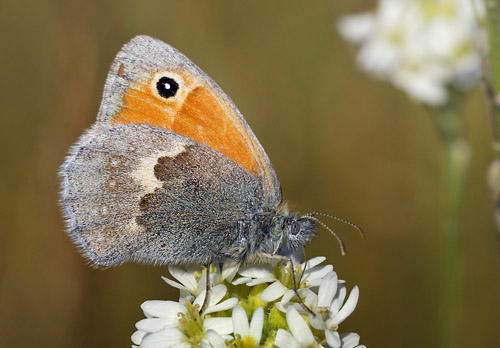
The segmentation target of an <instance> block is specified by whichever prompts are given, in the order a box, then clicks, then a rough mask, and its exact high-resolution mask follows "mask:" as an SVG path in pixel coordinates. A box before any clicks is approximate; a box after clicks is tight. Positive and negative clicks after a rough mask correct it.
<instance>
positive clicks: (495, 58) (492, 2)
mask: <svg viewBox="0 0 500 348" xmlns="http://www.w3.org/2000/svg"><path fill="white" fill-rule="evenodd" d="M486 9H487V16H486V30H487V32H488V44H489V59H487V62H486V64H484V67H485V76H486V80H487V83H488V84H489V86H488V88H487V92H488V94H487V97H488V99H489V102H490V115H491V124H492V135H493V137H492V141H493V150H494V151H495V157H496V158H495V159H494V160H493V162H492V163H491V165H490V168H489V170H488V174H487V176H488V186H489V188H490V192H491V200H492V203H493V214H494V222H495V227H496V231H497V237H498V238H499V240H500V137H499V135H500V107H499V106H500V95H499V91H500V0H487V1H486ZM499 247H500V244H499Z"/></svg>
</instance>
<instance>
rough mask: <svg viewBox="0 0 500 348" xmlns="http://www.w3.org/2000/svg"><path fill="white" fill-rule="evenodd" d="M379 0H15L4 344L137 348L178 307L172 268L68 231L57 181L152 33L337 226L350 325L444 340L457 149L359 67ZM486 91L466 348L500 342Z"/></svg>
mask: <svg viewBox="0 0 500 348" xmlns="http://www.w3.org/2000/svg"><path fill="white" fill-rule="evenodd" d="M374 3H375V2H374V1H361V0H356V1H353V0H350V1H347V0H346V1H333V0H329V1H263V0H254V1H251V2H250V1H248V2H243V1H241V2H231V1H214V0H212V1H197V2H195V1H166V0H156V1H103V0H99V1H88V0H87V1H83V0H78V1H55V0H54V1H50V0H42V1H35V0H29V1H2V2H1V4H0V33H1V34H0V37H1V54H0V73H1V75H0V76H1V79H0V81H1V83H0V95H1V117H2V126H1V127H0V132H1V133H0V134H1V136H0V142H1V151H2V152H1V160H2V163H3V165H2V166H1V168H2V169H1V171H0V175H1V180H0V183H1V185H0V187H1V198H2V199H1V201H0V202H1V203H0V204H1V207H0V212H1V214H2V215H1V220H0V221H1V224H2V225H1V230H0V231H1V232H0V342H1V343H0V345H1V346H3V347H75V348H76V347H119V346H122V347H123V346H129V345H130V344H131V342H130V335H131V334H132V333H133V331H134V323H135V322H136V321H137V320H139V319H141V318H142V317H143V315H142V312H141V311H140V308H139V305H140V304H141V303H142V302H143V301H144V300H147V299H174V298H175V296H176V293H175V291H173V290H172V291H171V289H169V287H167V285H166V284H164V283H163V281H162V280H161V279H160V276H161V275H167V270H166V268H159V267H156V268H155V267H151V266H141V265H135V264H126V265H124V266H122V267H119V268H114V269H108V270H105V271H100V270H94V269H91V268H89V267H87V265H86V264H85V262H84V260H83V259H82V258H81V257H80V256H79V255H78V253H77V251H76V249H75V248H74V247H73V245H72V244H71V242H70V240H69V238H68V237H67V236H66V235H65V233H64V230H63V224H62V220H61V216H60V212H59V208H58V205H57V200H58V187H59V186H58V180H57V177H56V172H57V168H58V166H59V165H60V164H61V162H62V161H63V158H64V155H65V153H66V151H67V149H68V147H69V146H70V145H71V144H72V143H73V142H74V141H75V140H76V139H77V137H78V136H79V135H80V133H81V132H82V131H83V130H84V129H85V128H86V127H88V126H89V125H90V124H91V123H92V122H93V121H94V119H95V116H96V112H97V109H98V106H99V102H100V95H101V92H102V87H103V84H104V80H105V76H106V72H107V70H108V67H109V65H110V63H111V61H112V59H113V57H114V55H115V54H116V53H117V51H118V50H119V49H120V47H121V45H122V44H124V43H125V42H126V41H128V40H129V39H130V38H131V37H133V36H135V35H137V34H148V35H151V36H155V37H158V38H160V39H162V40H164V41H166V42H168V43H170V44H171V45H173V46H175V47H177V48H178V49H179V50H181V51H182V52H184V53H185V54H186V55H188V56H189V57H190V58H192V59H193V60H194V61H195V62H196V63H197V64H198V65H200V67H201V68H202V69H203V70H205V71H206V72H207V73H208V74H209V75H210V76H211V77H213V78H214V79H215V80H216V81H217V82H218V83H219V85H220V86H221V87H222V88H223V89H224V90H225V91H226V92H227V93H228V94H229V95H230V96H231V97H232V98H233V100H234V102H235V103H236V105H238V107H239V108H240V110H241V111H242V113H243V114H244V115H245V117H246V119H247V121H248V123H249V124H250V125H251V126H252V128H253V130H254V132H255V133H256V135H257V137H258V138H259V139H260V141H261V143H262V144H263V146H264V148H265V149H266V151H267V152H268V154H269V156H270V158H271V160H272V162H273V164H274V167H275V169H276V171H277V173H278V176H279V177H280V180H281V183H282V186H283V190H284V193H285V196H286V197H287V198H288V199H290V200H291V201H293V202H296V203H297V204H298V206H299V207H300V209H301V211H302V212H310V211H313V210H318V211H323V212H328V213H333V214H336V215H338V216H342V217H345V218H348V219H349V220H352V221H354V222H356V223H358V224H360V225H361V226H363V227H364V229H365V231H366V234H367V239H366V240H365V241H362V240H361V239H360V238H359V236H358V235H357V234H356V233H355V231H352V230H351V229H349V228H348V227H347V226H344V225H337V224H333V226H334V227H335V229H336V231H337V232H338V233H339V234H340V235H341V236H342V238H343V239H344V241H345V242H346V244H347V247H348V255H347V256H346V257H341V256H340V254H339V252H338V245H337V244H336V241H335V240H334V239H333V238H332V236H331V235H329V234H328V233H327V232H326V231H324V230H321V229H320V230H319V232H318V236H317V237H316V239H315V240H314V241H313V242H312V243H311V245H310V246H309V248H308V256H314V255H326V256H328V262H330V263H333V264H334V265H335V268H336V270H337V272H338V273H339V275H340V276H341V277H342V278H343V279H345V280H346V281H347V282H348V286H349V287H352V285H354V284H358V285H359V287H360V291H361V297H360V302H359V304H358V308H357V310H356V311H355V312H354V314H353V315H352V316H351V317H350V318H349V319H348V320H347V321H346V322H345V323H344V324H343V326H342V329H343V331H344V332H345V331H355V332H358V333H359V334H360V335H361V342H362V343H364V344H366V345H367V346H368V347H372V348H373V347H402V346H405V347H437V339H436V337H437V336H438V335H439V327H438V324H437V321H436V307H437V306H438V300H439V299H438V297H437V293H438V291H439V288H438V287H439V282H438V281H439V279H438V276H439V275H438V273H437V268H438V267H437V265H436V262H437V260H438V259H439V258H438V251H437V245H438V237H437V231H438V226H439V220H438V218H439V141H438V138H437V134H436V132H435V130H434V128H433V125H432V123H431V121H430V119H429V117H428V115H427V113H426V111H425V109H424V108H423V107H421V106H418V105H416V104H414V103H412V102H410V101H409V100H408V99H407V98H406V96H405V95H403V94H402V93H400V92H398V91H396V90H395V89H393V88H392V87H391V86H389V85H387V84H385V83H383V82H379V81H376V80H373V79H371V78H369V77H367V76H366V75H364V74H363V73H361V72H359V71H358V70H357V69H356V67H355V65H354V62H353V58H354V54H353V53H354V52H353V51H352V49H350V48H349V46H348V45H347V44H345V43H344V42H343V41H342V40H341V39H340V38H339V36H338V34H337V32H336V27H335V23H336V20H337V19H338V18H339V17H340V16H341V15H342V14H347V13H354V12H359V11H361V10H367V9H371V8H373V6H374ZM485 110H486V109H485V103H484V100H483V96H482V94H481V91H477V92H475V93H472V95H471V97H470V98H468V100H467V102H466V110H465V114H464V125H465V128H466V130H465V132H466V136H467V138H468V139H469V140H470V142H471V146H472V148H473V158H472V164H471V171H470V175H469V177H468V181H467V188H466V192H465V204H464V207H463V214H462V218H463V220H462V221H463V226H464V230H465V240H464V245H465V266H464V269H465V280H464V284H463V286H464V288H463V297H462V302H461V305H460V313H461V314H462V322H461V341H462V343H463V344H462V347H500V338H499V335H500V333H499V330H498V328H499V325H500V257H499V248H498V243H497V240H496V238H495V234H494V231H493V224H492V218H491V209H490V202H489V199H488V192H487V189H486V185H485V171H486V169H487V166H488V163H489V161H490V160H491V158H492V154H491V151H490V140H489V139H490V137H489V136H490V133H489V124H488V119H487V117H486V113H485Z"/></svg>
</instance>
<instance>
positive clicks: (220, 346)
mask: <svg viewBox="0 0 500 348" xmlns="http://www.w3.org/2000/svg"><path fill="white" fill-rule="evenodd" d="M205 337H206V339H207V340H208V342H209V343H210V345H211V346H212V347H213V348H226V347H227V346H226V342H225V340H224V338H223V337H222V336H221V335H219V334H218V333H217V332H215V331H214V330H208V331H207V332H206V333H205Z"/></svg>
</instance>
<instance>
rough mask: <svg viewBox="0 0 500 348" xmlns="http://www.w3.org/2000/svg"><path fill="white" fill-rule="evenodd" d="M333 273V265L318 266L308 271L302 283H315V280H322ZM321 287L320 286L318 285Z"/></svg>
mask: <svg viewBox="0 0 500 348" xmlns="http://www.w3.org/2000/svg"><path fill="white" fill-rule="evenodd" d="M332 271H333V266H332V265H325V266H317V267H314V268H311V269H307V270H306V271H305V272H304V274H303V276H302V280H301V281H302V282H313V281H315V280H318V279H319V280H322V279H323V278H324V277H325V276H326V275H327V274H328V273H330V272H332ZM318 285H319V284H318Z"/></svg>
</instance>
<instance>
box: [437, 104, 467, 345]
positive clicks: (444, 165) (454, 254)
mask: <svg viewBox="0 0 500 348" xmlns="http://www.w3.org/2000/svg"><path fill="white" fill-rule="evenodd" d="M461 97H462V96H458V95H455V96H454V98H452V99H451V101H450V103H449V105H448V106H447V107H444V108H442V109H440V110H437V111H438V112H436V113H435V114H434V117H435V121H436V124H437V128H438V130H439V131H440V133H441V140H442V144H441V147H442V149H441V170H442V174H441V175H442V185H441V188H442V193H441V221H440V222H441V226H440V228H441V231H440V249H439V251H440V254H439V255H440V260H439V261H440V262H439V265H440V283H441V284H440V287H439V288H440V289H441V293H440V302H439V303H440V305H441V308H440V317H439V319H440V323H441V328H440V329H441V330H440V334H441V339H442V340H441V344H440V345H439V346H440V347H445V348H456V347H458V346H459V341H458V337H459V325H460V322H459V318H460V303H461V294H462V288H463V269H462V268H463V244H462V239H463V238H462V231H461V228H460V215H461V214H460V213H461V207H462V201H463V192H464V183H465V176H466V172H467V168H468V163H469V153H470V150H469V146H468V144H467V142H466V141H465V140H464V139H463V138H462V137H461V135H460V123H461V122H460V118H459V115H458V113H457V110H458V109H459V107H460V106H461V103H460V102H459V99H460V98H461Z"/></svg>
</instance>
